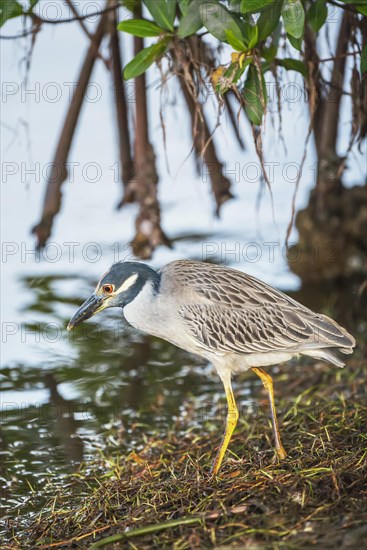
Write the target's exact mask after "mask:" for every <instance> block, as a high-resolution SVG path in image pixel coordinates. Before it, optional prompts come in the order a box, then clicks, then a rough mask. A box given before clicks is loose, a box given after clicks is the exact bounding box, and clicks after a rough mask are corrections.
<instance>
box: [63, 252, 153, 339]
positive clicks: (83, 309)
mask: <svg viewBox="0 0 367 550" xmlns="http://www.w3.org/2000/svg"><path fill="white" fill-rule="evenodd" d="M159 277H160V276H159V274H158V273H157V272H156V271H154V269H152V268H151V267H149V266H148V265H146V264H141V263H138V262H118V263H116V264H113V266H112V267H111V268H110V269H109V270H108V271H107V272H106V273H105V274H104V275H103V276H102V277H101V279H100V280H99V282H98V284H97V286H96V289H95V291H94V292H93V294H92V296H90V298H88V299H87V300H86V301H85V302H84V304H82V305H81V306H80V308H79V309H78V311H77V312H76V313H75V315H74V316H73V317H72V319H71V320H70V321H69V324H68V327H67V328H68V330H71V329H72V328H74V327H76V326H77V325H80V324H81V323H82V322H83V321H85V320H86V319H89V318H90V317H92V316H93V315H95V314H96V313H98V312H99V311H102V310H103V309H106V308H108V307H122V308H123V307H125V306H126V305H127V304H129V303H130V302H131V301H132V300H134V298H136V296H137V295H138V294H139V292H140V291H141V290H142V288H143V287H144V285H145V283H146V282H147V281H151V282H152V283H153V285H154V287H155V288H157V286H158V285H159Z"/></svg>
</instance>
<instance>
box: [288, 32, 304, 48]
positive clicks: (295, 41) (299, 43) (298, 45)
mask: <svg viewBox="0 0 367 550" xmlns="http://www.w3.org/2000/svg"><path fill="white" fill-rule="evenodd" d="M287 38H288V40H289V42H290V43H291V44H292V46H293V48H295V49H296V50H298V51H299V52H301V51H302V38H294V36H291V35H290V34H287Z"/></svg>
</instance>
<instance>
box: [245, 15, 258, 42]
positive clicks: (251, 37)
mask: <svg viewBox="0 0 367 550" xmlns="http://www.w3.org/2000/svg"><path fill="white" fill-rule="evenodd" d="M249 17H250V18H251V20H252V17H251V16H249ZM241 31H242V36H243V42H244V43H245V45H246V46H247V49H248V50H252V48H254V47H255V46H256V44H257V42H258V37H259V30H258V28H257V25H253V24H252V23H251V22H250V21H244V22H243V23H242V25H241Z"/></svg>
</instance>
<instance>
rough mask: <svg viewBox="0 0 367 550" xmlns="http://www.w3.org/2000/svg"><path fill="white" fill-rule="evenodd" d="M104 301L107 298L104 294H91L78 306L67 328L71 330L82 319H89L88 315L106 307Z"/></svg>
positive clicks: (91, 315)
mask: <svg viewBox="0 0 367 550" xmlns="http://www.w3.org/2000/svg"><path fill="white" fill-rule="evenodd" d="M106 302H107V300H106V298H105V297H104V296H97V295H96V294H92V296H91V297H90V298H88V300H86V301H85V302H84V304H82V305H81V306H80V308H79V309H78V311H77V312H76V313H75V315H74V316H73V317H72V319H70V321H69V324H68V326H67V329H68V330H71V329H72V328H74V327H76V326H77V325H80V324H81V323H82V322H83V321H86V320H87V319H90V317H93V315H95V314H96V313H98V311H102V309H104V308H105V307H107V303H106Z"/></svg>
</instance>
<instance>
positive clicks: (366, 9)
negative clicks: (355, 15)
mask: <svg viewBox="0 0 367 550" xmlns="http://www.w3.org/2000/svg"><path fill="white" fill-rule="evenodd" d="M356 10H357V11H359V13H362V14H363V15H366V16H367V6H366V5H365V4H356Z"/></svg>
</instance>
